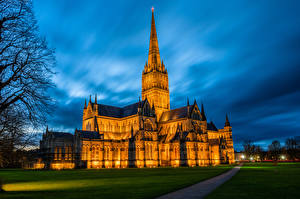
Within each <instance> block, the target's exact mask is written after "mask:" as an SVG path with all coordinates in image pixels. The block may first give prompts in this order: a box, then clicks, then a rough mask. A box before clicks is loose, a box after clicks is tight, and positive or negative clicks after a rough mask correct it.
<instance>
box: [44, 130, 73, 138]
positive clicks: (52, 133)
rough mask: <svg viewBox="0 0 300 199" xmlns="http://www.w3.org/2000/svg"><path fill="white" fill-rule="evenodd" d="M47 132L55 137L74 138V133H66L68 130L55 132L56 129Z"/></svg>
mask: <svg viewBox="0 0 300 199" xmlns="http://www.w3.org/2000/svg"><path fill="white" fill-rule="evenodd" d="M46 134H49V135H51V136H53V138H62V139H70V140H71V139H73V134H71V133H66V132H55V131H48V132H46Z"/></svg>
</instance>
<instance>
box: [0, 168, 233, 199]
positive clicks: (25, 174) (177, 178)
mask: <svg viewBox="0 0 300 199" xmlns="http://www.w3.org/2000/svg"><path fill="white" fill-rule="evenodd" d="M230 168H231V167H230V166H218V167H207V168H204V167H203V168H201V167H194V168H155V169H101V170H64V171H34V170H0V178H1V179H2V180H3V181H4V190H6V192H4V193H0V198H1V199H4V198H18V199H21V198H55V199H57V198H84V199H88V198H105V199H107V198H153V197H155V196H159V195H162V194H164V193H168V192H171V191H174V190H176V189H179V188H183V187H186V186H188V185H192V184H194V183H197V182H199V181H202V180H205V179H208V178H211V177H213V176H216V175H218V174H221V173H222V172H224V171H226V170H228V169H230Z"/></svg>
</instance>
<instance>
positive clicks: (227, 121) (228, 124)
mask: <svg viewBox="0 0 300 199" xmlns="http://www.w3.org/2000/svg"><path fill="white" fill-rule="evenodd" d="M225 126H230V122H229V119H228V116H227V114H226V121H225Z"/></svg>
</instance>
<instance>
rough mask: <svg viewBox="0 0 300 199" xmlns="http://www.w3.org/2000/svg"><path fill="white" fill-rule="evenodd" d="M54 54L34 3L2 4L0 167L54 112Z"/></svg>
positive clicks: (3, 1) (6, 1) (2, 1)
mask: <svg viewBox="0 0 300 199" xmlns="http://www.w3.org/2000/svg"><path fill="white" fill-rule="evenodd" d="M53 53H54V52H53V50H52V49H49V48H48V47H47V43H46V41H45V39H43V38H41V37H40V36H39V32H38V27H37V22H36V20H35V18H34V14H33V9H32V2H31V1H29V0H0V166H1V161H2V163H3V161H4V162H5V161H9V160H8V159H6V160H3V159H4V158H3V157H4V156H8V157H9V152H13V151H15V148H16V147H23V146H24V145H25V144H26V143H28V142H27V135H28V134H27V133H28V132H27V131H28V130H27V129H29V128H36V127H39V126H41V125H42V124H44V123H45V121H46V117H47V115H48V114H49V113H50V111H51V107H52V105H53V100H52V99H51V97H50V96H49V95H48V94H47V89H48V88H50V87H52V86H53V83H52V81H51V77H52V75H53V69H52V68H53V66H54V64H55V58H54V54H53ZM1 154H2V155H1Z"/></svg>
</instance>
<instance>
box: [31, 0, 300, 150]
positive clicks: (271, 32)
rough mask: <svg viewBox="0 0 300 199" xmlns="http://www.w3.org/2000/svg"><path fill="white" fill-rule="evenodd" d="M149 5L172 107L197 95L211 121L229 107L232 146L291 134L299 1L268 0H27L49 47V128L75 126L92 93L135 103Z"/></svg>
mask: <svg viewBox="0 0 300 199" xmlns="http://www.w3.org/2000/svg"><path fill="white" fill-rule="evenodd" d="M152 4H153V5H154V6H155V17H156V26H157V32H158V40H159V47H160V53H161V57H162V58H163V60H164V63H165V65H166V67H167V69H168V72H169V85H170V97H171V107H173V108H176V107H180V106H184V105H185V104H186V98H187V97H189V98H190V101H192V100H193V99H194V98H195V99H197V100H198V103H201V102H203V103H204V105H205V108H206V112H207V118H208V119H209V120H213V121H214V122H215V123H216V124H217V127H219V128H222V127H223V125H224V121H225V114H226V113H228V114H229V116H230V120H231V123H232V126H233V138H234V142H235V144H236V146H237V147H240V146H241V144H242V142H243V140H245V139H253V140H254V141H257V143H260V144H262V145H264V146H266V145H267V144H268V142H270V140H272V139H280V140H281V141H282V140H283V139H285V138H286V137H289V136H294V135H295V134H296V132H299V129H300V127H299V125H298V124H299V123H300V119H299V118H300V117H299V116H300V108H299V100H300V80H299V77H298V76H299V74H300V57H299V53H300V46H299V45H298V44H299V43H300V37H299V34H300V26H299V25H298V24H299V23H300V17H299V13H298V10H297V8H298V7H299V2H298V1H289V2H284V3H283V2H282V1H276V0H275V1H262V2H256V3H253V2H252V1H233V2H224V1H217V2H211V1H201V2H199V1H196V0H190V1H185V2H182V1H172V3H169V2H167V1H159V2H154V1H149V2H148V1H147V2H145V1H139V2H136V1H126V3H124V2H123V1H119V3H112V2H107V1H102V2H100V1H94V2H93V3H92V2H90V3H89V4H86V3H84V2H82V1H78V2H77V3H74V2H73V1H51V2H46V1H38V2H35V10H36V16H37V20H38V23H39V25H40V30H41V34H42V35H45V36H46V38H47V40H48V41H49V44H50V46H52V47H54V48H56V52H57V53H56V57H57V63H58V65H57V68H56V70H57V71H58V75H57V76H56V77H55V78H54V82H55V84H56V85H57V88H56V90H55V91H51V92H52V94H53V97H54V98H56V99H57V101H58V108H57V109H56V111H55V114H54V116H53V117H51V118H49V121H50V123H51V124H52V125H53V126H54V127H57V128H61V129H66V130H70V129H72V128H73V129H74V128H75V127H78V128H80V125H81V114H82V107H83V103H84V98H88V96H89V95H90V94H95V93H98V95H99V98H100V101H101V103H105V104H110V105H115V106H125V105H128V104H130V103H134V102H136V101H137V100H138V96H139V95H141V73H142V70H143V66H144V63H145V61H146V60H147V50H148V49H147V48H148V45H149V33H150V19H151V12H150V10H149V8H150V7H151V6H152ZM263 143H264V144H263Z"/></svg>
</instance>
